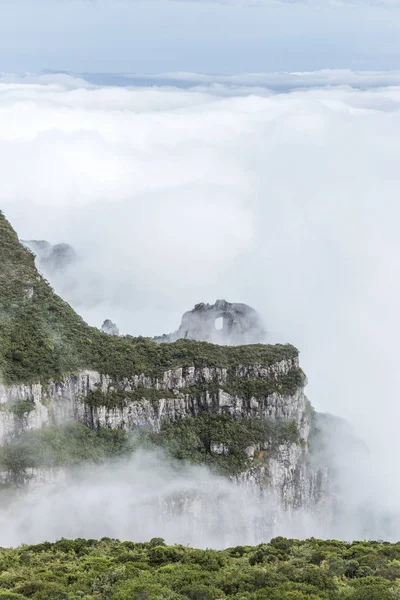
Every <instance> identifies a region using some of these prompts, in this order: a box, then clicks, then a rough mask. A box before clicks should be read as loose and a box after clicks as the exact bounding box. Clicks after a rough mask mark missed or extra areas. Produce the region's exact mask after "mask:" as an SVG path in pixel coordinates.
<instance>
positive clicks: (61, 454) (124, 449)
mask: <svg viewBox="0 0 400 600" xmlns="http://www.w3.org/2000/svg"><path fill="white" fill-rule="evenodd" d="M131 450H132V445H131V442H130V439H129V436H128V434H127V433H125V432H123V431H121V430H120V429H108V428H101V429H99V430H98V431H92V430H91V429H90V428H89V427H86V426H85V425H82V424H81V423H68V424H67V425H64V426H63V427H61V428H56V427H42V429H38V430H37V431H28V432H26V433H24V434H23V435H22V436H21V437H19V438H17V439H16V440H14V441H13V442H10V443H9V444H6V445H5V446H2V447H1V448H0V470H2V471H9V472H10V473H13V475H14V479H15V480H17V481H18V479H19V478H21V477H22V478H23V477H24V474H25V471H26V469H29V468H39V467H46V468H50V467H58V466H63V465H79V464H82V463H83V462H93V463H98V462H102V461H103V460H105V459H106V458H112V457H117V456H122V455H124V454H127V453H128V452H130V451H131Z"/></svg>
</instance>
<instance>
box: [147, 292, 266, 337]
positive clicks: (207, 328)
mask: <svg viewBox="0 0 400 600" xmlns="http://www.w3.org/2000/svg"><path fill="white" fill-rule="evenodd" d="M265 337H266V333H265V330H264V326H263V323H262V321H261V317H260V316H259V314H258V313H257V311H256V310H254V308H251V306H247V304H237V303H231V302H227V301H226V300H217V301H216V302H215V304H212V305H211V304H204V303H203V302H202V303H200V304H196V306H195V307H194V308H193V310H190V311H188V312H186V313H185V314H184V315H183V317H182V322H181V325H180V327H179V329H178V330H177V331H175V332H173V333H170V334H165V335H163V336H160V337H157V338H154V339H155V340H156V341H158V342H175V341H176V340H179V339H190V340H198V341H204V342H212V343H214V344H222V345H233V346H235V345H240V344H258V343H264V342H265Z"/></svg>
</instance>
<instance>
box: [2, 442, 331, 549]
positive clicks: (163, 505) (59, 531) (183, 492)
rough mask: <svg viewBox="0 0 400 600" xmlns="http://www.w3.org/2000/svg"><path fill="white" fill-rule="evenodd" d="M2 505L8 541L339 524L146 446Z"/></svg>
mask: <svg viewBox="0 0 400 600" xmlns="http://www.w3.org/2000/svg"><path fill="white" fill-rule="evenodd" d="M1 508H2V510H1V511H0V526H1V543H2V545H3V546H16V545H19V544H22V543H38V542H40V541H43V540H48V541H55V540H57V539H60V538H61V537H67V538H76V537H84V538H101V537H111V538H118V539H121V540H133V541H137V542H138V541H143V542H145V541H149V540H150V539H151V538H153V537H163V538H164V539H165V540H166V542H167V543H170V544H173V543H180V544H183V545H190V546H192V547H202V548H207V547H208V548H210V547H211V548H217V549H222V548H226V547H229V546H235V545H243V544H244V545H246V544H249V545H250V544H252V545H254V544H258V543H262V542H266V541H269V540H270V539H271V538H272V537H274V536H276V535H287V536H295V537H303V538H304V537H307V536H310V535H320V536H321V537H322V536H325V537H326V536H327V535H328V534H329V532H330V531H332V529H330V528H329V526H327V524H326V521H325V522H324V519H323V513H321V514H320V515H317V514H315V513H310V512H307V511H306V510H303V511H301V512H299V511H297V512H296V513H293V514H286V513H284V512H283V511H281V510H280V505H279V501H278V499H276V498H274V497H273V496H272V495H271V494H267V493H264V494H260V493H257V492H256V490H255V489H254V488H252V487H251V486H250V485H246V484H243V483H242V484H237V483H233V482H232V481H229V480H228V479H226V478H224V477H219V476H216V475H214V474H212V473H211V472H210V471H209V470H208V469H206V468H205V467H200V466H191V465H189V464H186V465H185V464H182V463H181V462H180V463H176V462H173V461H171V459H168V458H166V457H165V456H163V455H162V454H160V453H155V452H150V451H142V450H139V451H137V452H135V453H134V454H133V455H132V456H131V457H130V458H129V459H124V460H118V461H113V462H108V463H106V464H104V465H101V466H100V465H95V466H91V467H81V468H78V469H75V470H70V471H57V470H56V471H53V474H52V478H50V479H49V480H48V481H47V483H43V482H42V483H39V484H36V485H34V486H33V487H32V488H30V490H29V492H26V491H20V492H19V493H18V492H17V493H15V492H14V493H13V494H12V495H11V496H9V497H8V498H7V497H5V495H4V492H3V498H2V506H1Z"/></svg>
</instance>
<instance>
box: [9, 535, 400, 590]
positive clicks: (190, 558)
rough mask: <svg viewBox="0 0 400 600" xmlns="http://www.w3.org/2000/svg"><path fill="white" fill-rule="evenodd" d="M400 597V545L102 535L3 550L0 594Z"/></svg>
mask: <svg viewBox="0 0 400 600" xmlns="http://www.w3.org/2000/svg"><path fill="white" fill-rule="evenodd" d="M29 598H31V599H32V600H225V599H226V600H229V599H231V600H398V599H399V598H400V543H398V544H389V543H382V542H354V543H352V544H348V543H345V542H339V541H321V540H316V539H309V540H306V541H298V540H290V539H285V538H275V539H273V540H272V541H271V543H269V544H261V545H259V546H256V547H250V546H238V547H235V548H229V549H227V550H223V551H215V550H195V549H191V548H187V547H184V546H178V545H176V546H167V545H165V543H164V541H163V540H162V539H159V538H157V539H153V540H151V541H150V542H149V543H133V542H120V541H118V540H111V539H109V538H103V539H102V540H100V541H96V540H84V539H77V540H74V541H72V540H67V539H62V540H59V541H58V542H56V543H53V544H52V543H48V542H45V543H42V544H38V545H31V546H27V545H26V546H22V547H20V548H17V549H1V550H0V599H1V600H25V599H29Z"/></svg>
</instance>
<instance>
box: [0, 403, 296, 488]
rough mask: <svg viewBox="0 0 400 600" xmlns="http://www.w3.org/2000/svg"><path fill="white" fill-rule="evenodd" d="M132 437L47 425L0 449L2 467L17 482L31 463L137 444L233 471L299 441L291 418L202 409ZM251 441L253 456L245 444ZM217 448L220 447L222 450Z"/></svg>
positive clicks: (94, 456) (101, 456)
mask: <svg viewBox="0 0 400 600" xmlns="http://www.w3.org/2000/svg"><path fill="white" fill-rule="evenodd" d="M136 434H137V435H134V436H131V435H129V434H128V433H127V432H124V431H122V430H120V429H109V428H107V427H103V428H99V429H97V430H96V431H93V430H92V429H90V428H89V427H87V426H86V425H83V424H81V423H68V424H66V425H64V426H63V427H58V428H57V427H50V426H45V427H42V428H41V429H38V430H36V431H27V432H25V433H23V434H22V435H21V436H20V437H18V438H16V439H15V440H13V441H12V442H9V443H8V444H6V445H5V446H3V447H1V448H0V470H1V471H8V472H9V473H10V474H12V476H13V477H12V479H13V480H14V481H15V482H18V481H19V480H21V479H24V476H25V474H26V470H27V469H30V468H51V467H59V466H72V465H80V464H82V463H84V462H91V463H99V462H102V461H104V460H105V459H107V458H115V457H118V456H123V455H128V454H130V453H131V452H133V451H134V450H136V449H137V448H139V447H144V448H147V449H155V448H158V447H162V448H163V449H164V450H165V451H166V452H167V454H168V455H169V456H170V457H171V458H173V459H178V460H187V461H189V462H191V463H194V464H207V465H208V466H209V467H210V468H211V469H212V470H214V471H216V472H217V473H219V474H224V475H234V474H237V473H240V472H242V471H244V470H246V469H247V468H249V467H250V466H255V465H256V464H257V465H259V464H262V465H267V461H268V459H269V458H271V457H272V456H275V455H276V451H277V448H278V446H279V444H281V443H284V442H296V443H299V442H300V438H299V432H298V428H297V424H296V422H295V421H287V420H281V421H276V420H273V419H265V420H260V419H248V418H247V419H244V418H243V419H238V420H235V419H233V418H232V417H229V416H228V415H218V414H209V413H207V412H204V413H201V415H200V416H199V417H197V418H196V419H193V418H187V419H183V420H181V421H176V422H174V423H167V422H165V423H164V424H163V425H162V427H161V431H160V432H159V433H156V432H152V431H148V430H144V429H141V430H138V431H137V432H136ZM249 446H254V447H255V449H256V452H255V459H253V460H252V459H250V458H249V457H248V456H247V454H246V448H248V447H249ZM217 448H223V451H222V452H221V453H218V451H216V449H217Z"/></svg>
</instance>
